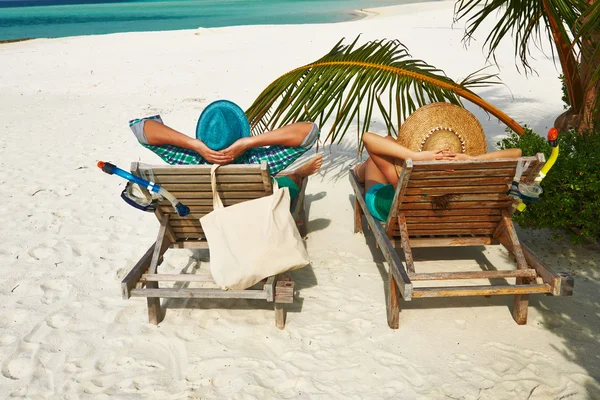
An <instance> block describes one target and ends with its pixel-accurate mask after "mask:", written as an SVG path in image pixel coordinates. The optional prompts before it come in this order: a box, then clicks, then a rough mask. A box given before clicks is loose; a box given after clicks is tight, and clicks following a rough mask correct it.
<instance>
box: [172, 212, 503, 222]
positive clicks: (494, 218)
mask: <svg viewBox="0 0 600 400" xmlns="http://www.w3.org/2000/svg"><path fill="white" fill-rule="evenodd" d="M411 214H412V213H411ZM500 218H502V216H501V215H435V216H426V217H423V216H419V215H417V216H413V215H410V216H407V217H406V222H407V223H408V224H419V223H420V224H423V223H442V222H445V223H454V224H456V223H461V222H494V223H498V221H500ZM172 223H173V222H171V224H172Z"/></svg>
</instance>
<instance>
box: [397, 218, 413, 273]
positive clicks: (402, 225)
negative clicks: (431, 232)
mask: <svg viewBox="0 0 600 400" xmlns="http://www.w3.org/2000/svg"><path fill="white" fill-rule="evenodd" d="M398 228H399V229H400V243H401V245H402V250H403V251H404V260H405V261H406V270H407V271H408V274H409V277H410V274H411V273H413V274H414V273H415V263H414V262H413V256H412V250H411V249H410V244H409V242H408V230H407V227H406V218H405V217H404V214H399V215H398Z"/></svg>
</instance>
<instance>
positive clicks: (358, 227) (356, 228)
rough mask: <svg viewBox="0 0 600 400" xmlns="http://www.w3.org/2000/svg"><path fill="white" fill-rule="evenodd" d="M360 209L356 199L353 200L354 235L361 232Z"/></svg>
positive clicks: (361, 212)
mask: <svg viewBox="0 0 600 400" xmlns="http://www.w3.org/2000/svg"><path fill="white" fill-rule="evenodd" d="M362 214H363V211H362V208H360V203H359V202H358V199H355V200H354V233H358V232H361V233H362V231H363V227H362Z"/></svg>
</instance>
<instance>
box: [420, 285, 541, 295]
mask: <svg viewBox="0 0 600 400" xmlns="http://www.w3.org/2000/svg"><path fill="white" fill-rule="evenodd" d="M532 293H550V285H547V284H545V283H544V284H541V285H540V284H534V285H504V286H453V287H419V288H416V287H415V288H413V298H422V297H463V296H501V295H514V294H532Z"/></svg>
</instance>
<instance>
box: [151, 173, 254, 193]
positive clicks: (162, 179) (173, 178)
mask: <svg viewBox="0 0 600 400" xmlns="http://www.w3.org/2000/svg"><path fill="white" fill-rule="evenodd" d="M220 171H221V169H220V168H219V169H218V170H217V183H260V182H262V177H261V176H260V174H257V173H253V174H233V175H232V174H221V173H220ZM154 182H155V183H157V184H159V185H160V186H162V187H164V188H165V189H167V188H169V189H167V190H171V189H170V188H173V187H179V186H185V185H198V184H207V183H208V184H210V171H209V173H208V174H205V175H204V174H203V175H200V174H197V175H155V180H154ZM173 190H178V189H173ZM179 190H180V189H179Z"/></svg>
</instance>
